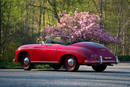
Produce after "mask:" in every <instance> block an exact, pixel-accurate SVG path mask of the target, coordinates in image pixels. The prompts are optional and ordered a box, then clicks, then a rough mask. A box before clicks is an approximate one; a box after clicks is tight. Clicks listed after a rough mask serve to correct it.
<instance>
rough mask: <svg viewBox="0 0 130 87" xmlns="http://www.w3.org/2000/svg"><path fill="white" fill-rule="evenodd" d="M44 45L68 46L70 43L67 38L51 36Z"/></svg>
mask: <svg viewBox="0 0 130 87" xmlns="http://www.w3.org/2000/svg"><path fill="white" fill-rule="evenodd" d="M46 43H48V44H62V45H68V44H70V43H71V41H70V39H69V37H66V36H51V37H48V38H46Z"/></svg>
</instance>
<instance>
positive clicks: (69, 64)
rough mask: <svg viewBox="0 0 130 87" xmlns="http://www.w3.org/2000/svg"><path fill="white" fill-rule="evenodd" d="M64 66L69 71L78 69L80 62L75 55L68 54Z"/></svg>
mask: <svg viewBox="0 0 130 87" xmlns="http://www.w3.org/2000/svg"><path fill="white" fill-rule="evenodd" d="M64 68H65V69H66V70H67V71H77V70H78V69H79V64H78V61H77V59H76V57H75V56H67V57H66V58H65V60H64Z"/></svg>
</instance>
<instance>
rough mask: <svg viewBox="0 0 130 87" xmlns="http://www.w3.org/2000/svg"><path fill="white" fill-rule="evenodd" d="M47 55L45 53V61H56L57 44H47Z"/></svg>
mask: <svg viewBox="0 0 130 87" xmlns="http://www.w3.org/2000/svg"><path fill="white" fill-rule="evenodd" d="M44 53H45V55H43V56H44V57H45V58H44V59H45V61H51V62H54V61H55V62H56V61H57V59H56V55H57V45H55V44H47V45H46V51H45V52H44Z"/></svg>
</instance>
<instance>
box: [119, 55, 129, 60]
mask: <svg viewBox="0 0 130 87" xmlns="http://www.w3.org/2000/svg"><path fill="white" fill-rule="evenodd" d="M118 59H119V60H120V61H130V55H126V56H118Z"/></svg>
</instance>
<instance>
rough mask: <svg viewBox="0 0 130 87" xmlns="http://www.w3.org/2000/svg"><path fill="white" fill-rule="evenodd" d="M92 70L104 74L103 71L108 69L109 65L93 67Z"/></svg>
mask: <svg viewBox="0 0 130 87" xmlns="http://www.w3.org/2000/svg"><path fill="white" fill-rule="evenodd" d="M92 68H93V69H94V70H95V71H96V72H103V71H104V70H105V69H106V68H107V65H104V64H99V65H93V66H92Z"/></svg>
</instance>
